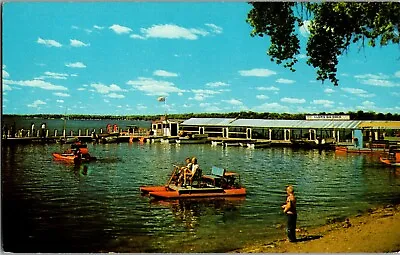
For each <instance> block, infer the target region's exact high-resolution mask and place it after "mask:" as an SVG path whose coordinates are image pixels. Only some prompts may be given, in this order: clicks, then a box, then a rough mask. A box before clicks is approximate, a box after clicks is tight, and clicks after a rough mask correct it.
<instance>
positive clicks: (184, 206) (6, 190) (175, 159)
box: [1, 143, 400, 252]
mask: <svg viewBox="0 0 400 255" xmlns="http://www.w3.org/2000/svg"><path fill="white" fill-rule="evenodd" d="M66 148H68V145H59V144H51V145H21V146H15V147H8V146H6V147H4V146H3V147H2V159H1V161H2V234H3V245H4V249H5V250H6V251H13V252H108V251H114V252H226V251H229V250H232V249H235V248H240V247H241V246H243V245H245V244H247V243H251V242H254V241H257V240H266V239H274V238H283V237H284V229H283V226H284V224H285V216H284V215H283V214H282V212H281V208H280V207H281V204H282V203H283V202H284V200H285V193H284V189H285V185H287V184H293V185H294V186H295V190H296V195H297V198H298V213H299V216H298V226H299V227H310V226H317V225H321V224H324V223H326V222H327V221H329V220H332V219H337V218H339V219H340V218H342V217H345V216H349V215H354V214H357V213H360V212H362V211H365V210H366V209H368V208H371V207H373V206H376V205H380V204H387V203H392V202H395V201H399V199H400V174H399V171H398V170H397V171H396V169H393V168H386V167H383V166H381V165H380V163H379V162H378V160H377V158H373V157H370V156H365V155H342V156H339V155H335V153H334V152H331V151H329V152H325V151H322V152H319V151H318V150H292V149H289V148H266V149H257V150H251V149H245V148H222V147H220V146H218V147H212V146H210V145H175V144H139V143H133V144H127V143H122V144H97V145H92V144H89V151H90V153H91V154H92V155H94V156H96V157H97V158H98V159H99V160H98V161H96V162H90V163H88V164H86V166H87V170H86V171H85V169H84V167H83V166H80V167H74V166H73V165H68V164H64V163H60V162H55V161H53V159H52V157H51V153H52V152H55V151H63V150H64V149H66ZM187 156H197V157H198V159H199V163H200V166H201V168H202V169H203V173H207V172H208V171H210V169H211V166H213V165H215V166H220V167H224V168H226V169H229V170H232V171H237V172H238V173H240V174H241V180H242V184H243V185H244V186H246V188H247V190H248V195H247V197H246V198H245V199H237V200H201V201H173V202H168V203H167V202H154V201H150V200H149V199H148V198H147V197H142V196H141V195H140V193H139V187H140V186H142V185H163V184H165V183H166V181H167V180H168V177H169V175H170V173H171V171H172V169H173V168H172V165H173V164H176V163H183V161H184V159H185V157H187Z"/></svg>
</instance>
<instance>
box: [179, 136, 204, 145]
mask: <svg viewBox="0 0 400 255" xmlns="http://www.w3.org/2000/svg"><path fill="white" fill-rule="evenodd" d="M208 142H209V140H208V135H207V134H206V135H200V134H194V135H187V136H181V137H179V139H176V143H177V144H202V143H208Z"/></svg>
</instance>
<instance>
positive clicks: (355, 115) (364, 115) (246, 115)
mask: <svg viewBox="0 0 400 255" xmlns="http://www.w3.org/2000/svg"><path fill="white" fill-rule="evenodd" d="M324 114H327V115H331V114H334V115H350V119H351V120H397V121H400V114H397V113H395V114H392V113H386V114H384V113H376V112H364V111H357V112H347V113H345V112H335V113H326V112H320V113H313V114H311V115H324ZM306 115H310V114H307V113H272V112H252V111H248V112H244V111H242V112H230V113H183V114H168V116H167V117H168V119H182V120H184V119H190V118H241V119H285V120H305V119H306ZM4 116H11V117H25V118H42V119H51V118H53V119H60V118H65V117H66V116H65V115H63V114H33V115H32V114H30V115H19V114H4ZM67 117H68V119H76V120H78V119H79V120H98V119H111V120H147V121H151V120H159V119H160V118H161V117H164V115H126V116H115V115H82V114H69V115H68V116H67Z"/></svg>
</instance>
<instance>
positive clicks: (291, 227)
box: [282, 185, 297, 242]
mask: <svg viewBox="0 0 400 255" xmlns="http://www.w3.org/2000/svg"><path fill="white" fill-rule="evenodd" d="M286 193H287V198H286V204H284V205H282V209H283V213H285V214H286V215H287V228H286V231H287V237H288V239H289V242H295V241H296V221H297V212H296V197H295V196H294V189H293V186H292V185H289V186H287V187H286Z"/></svg>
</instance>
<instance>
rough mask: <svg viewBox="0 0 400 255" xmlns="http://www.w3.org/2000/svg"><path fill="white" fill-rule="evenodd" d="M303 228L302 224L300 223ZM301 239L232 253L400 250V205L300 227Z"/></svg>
mask: <svg viewBox="0 0 400 255" xmlns="http://www.w3.org/2000/svg"><path fill="white" fill-rule="evenodd" d="M300 227H301V226H300ZM297 238H298V242H295V243H289V242H287V241H286V236H285V233H284V231H283V233H282V239H280V240H275V241H273V242H264V243H262V242H260V243H254V244H251V245H249V246H246V247H244V248H242V249H239V250H235V251H233V252H238V253H285V252H290V253H314V252H315V253H348V252H361V253H367V252H368V253H369V252H374V253H376V252H399V251H400V205H399V204H397V205H387V206H384V207H380V208H374V209H370V210H368V212H366V213H365V214H362V215H356V216H353V217H349V218H348V219H347V220H344V221H341V222H335V223H331V224H327V225H324V226H321V227H317V228H315V229H308V230H307V229H301V228H300V229H298V230H297Z"/></svg>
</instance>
